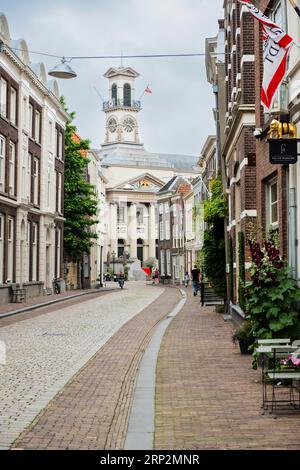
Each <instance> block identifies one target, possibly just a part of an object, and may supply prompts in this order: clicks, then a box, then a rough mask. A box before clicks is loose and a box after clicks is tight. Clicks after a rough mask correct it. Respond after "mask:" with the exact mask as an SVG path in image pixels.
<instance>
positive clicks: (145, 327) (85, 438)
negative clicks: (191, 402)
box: [12, 289, 180, 449]
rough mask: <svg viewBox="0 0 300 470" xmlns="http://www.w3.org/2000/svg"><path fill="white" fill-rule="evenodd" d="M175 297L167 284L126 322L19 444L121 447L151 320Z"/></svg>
mask: <svg viewBox="0 0 300 470" xmlns="http://www.w3.org/2000/svg"><path fill="white" fill-rule="evenodd" d="M179 299H180V293H179V291H178V290H177V289H166V290H165V291H164V293H163V294H162V295H160V297H158V299H157V300H155V301H154V302H153V303H152V304H151V305H150V306H149V307H147V308H146V309H144V310H143V311H142V312H141V313H140V314H138V315H137V316H135V317H134V318H132V319H131V320H130V321H129V322H127V323H126V324H125V325H124V326H123V327H122V328H121V329H120V330H119V331H118V332H117V333H116V334H114V335H113V337H112V338H111V339H110V340H109V341H108V342H107V343H106V344H105V345H104V346H103V347H102V348H101V349H100V350H99V352H98V353H96V354H95V356H94V357H93V358H92V359H91V360H90V361H89V362H88V363H87V365H86V366H85V367H83V368H82V369H81V370H80V371H79V373H78V374H77V375H76V376H75V377H74V378H73V379H72V380H71V381H70V382H69V383H68V384H67V385H66V386H65V387H64V389H63V390H62V391H61V392H60V393H59V394H58V395H57V396H56V397H55V398H54V399H53V400H52V401H51V402H50V403H49V405H48V407H47V408H46V409H45V410H44V411H43V412H42V413H41V414H40V415H39V416H38V417H37V418H36V419H35V421H34V422H33V423H32V425H31V426H30V427H29V428H27V430H25V431H24V432H23V433H22V435H21V436H20V437H19V438H18V439H17V440H16V441H15V443H14V445H13V446H12V448H18V449H20V448H21V449H121V448H122V447H123V445H124V440H125V436H126V430H127V425H128V414H129V410H130V405H131V401H132V397H133V387H134V381H135V376H136V371H137V368H138V365H139V362H140V359H141V357H142V354H143V352H144V350H145V348H146V346H147V344H148V342H149V340H150V338H151V336H152V334H153V330H154V327H155V326H156V324H157V323H158V322H159V321H160V320H161V319H162V318H163V317H165V316H166V315H167V314H168V312H170V311H171V310H172V309H173V308H174V306H175V305H176V304H177V303H178V301H179Z"/></svg>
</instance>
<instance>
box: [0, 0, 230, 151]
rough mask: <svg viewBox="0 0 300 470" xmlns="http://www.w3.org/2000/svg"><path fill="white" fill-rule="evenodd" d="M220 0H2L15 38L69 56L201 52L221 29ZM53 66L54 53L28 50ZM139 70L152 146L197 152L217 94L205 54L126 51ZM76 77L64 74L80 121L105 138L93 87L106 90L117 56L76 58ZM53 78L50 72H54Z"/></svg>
mask: <svg viewBox="0 0 300 470" xmlns="http://www.w3.org/2000/svg"><path fill="white" fill-rule="evenodd" d="M222 5H223V0H88V1H87V0H86V1H83V0H43V1H40V0H26V1H21V0H19V1H17V0H1V4H0V10H1V11H2V12H3V13H4V14H5V15H6V17H7V20H8V24H9V28H10V34H11V37H12V39H18V38H20V37H23V38H24V39H25V41H26V42H27V45H28V48H29V50H31V51H42V52H47V53H51V54H57V55H61V56H63V55H65V56H89V55H119V54H121V53H123V54H124V55H126V54H130V55H131V54H152V53H153V54H155V53H161V54H162V53H187V52H192V53H195V52H197V53H199V52H200V53H201V52H205V38H206V37H213V36H215V35H216V34H217V30H218V22H217V20H218V19H219V18H222V16H223V10H222ZM30 57H31V61H32V62H40V61H43V62H44V63H45V65H46V67H47V68H48V69H50V68H52V67H53V66H54V65H56V63H57V61H56V59H52V58H47V57H42V56H40V55H34V54H30ZM124 65H125V66H130V67H133V68H134V69H135V70H136V71H137V72H139V73H140V74H141V77H139V78H138V79H137V83H136V99H138V98H139V97H140V95H141V94H142V92H143V90H144V89H145V87H146V85H147V84H148V83H149V84H150V88H151V90H152V94H151V95H150V94H146V95H144V98H143V102H142V106H143V110H142V111H141V112H140V113H139V123H140V134H141V139H142V141H143V142H144V144H145V147H146V148H147V150H149V151H152V152H164V153H183V154H191V155H198V154H199V153H200V151H201V148H202V145H203V144H204V142H205V140H206V137H207V135H209V134H213V133H214V132H215V131H214V122H213V115H212V107H213V106H214V95H213V93H212V90H211V86H210V85H209V84H208V83H207V81H206V71H205V57H194V58H177V59H175V58H164V59H124ZM71 66H72V68H73V69H74V70H76V72H77V74H78V77H77V78H76V79H72V80H59V86H60V91H61V93H62V94H64V95H65V97H66V99H67V104H68V107H69V110H70V111H75V112H76V120H75V124H76V125H77V127H78V131H79V134H80V135H81V136H82V137H83V138H89V139H90V140H91V142H92V147H94V148H99V147H100V144H101V143H102V142H103V140H104V121H105V120H104V117H105V116H104V113H103V112H102V111H101V109H102V103H101V100H100V98H99V97H98V96H97V94H96V92H95V90H94V87H96V88H97V89H98V90H99V91H100V93H101V95H102V96H103V98H104V99H107V98H108V90H107V80H106V79H105V78H104V77H103V74H104V73H105V72H106V70H107V69H108V68H109V67H111V66H117V67H118V66H120V61H118V60H103V59H101V60H81V61H72V63H71ZM49 78H50V77H49Z"/></svg>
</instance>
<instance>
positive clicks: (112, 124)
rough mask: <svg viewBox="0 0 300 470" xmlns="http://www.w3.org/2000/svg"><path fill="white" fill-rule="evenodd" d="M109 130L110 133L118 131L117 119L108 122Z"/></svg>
mask: <svg viewBox="0 0 300 470" xmlns="http://www.w3.org/2000/svg"><path fill="white" fill-rule="evenodd" d="M108 129H109V131H110V132H112V133H113V132H116V130H117V121H116V120H115V118H111V119H110V120H109V121H108Z"/></svg>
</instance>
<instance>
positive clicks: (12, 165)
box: [8, 142, 16, 196]
mask: <svg viewBox="0 0 300 470" xmlns="http://www.w3.org/2000/svg"><path fill="white" fill-rule="evenodd" d="M15 179H16V144H15V143H14V142H10V143H9V168H8V194H9V196H15Z"/></svg>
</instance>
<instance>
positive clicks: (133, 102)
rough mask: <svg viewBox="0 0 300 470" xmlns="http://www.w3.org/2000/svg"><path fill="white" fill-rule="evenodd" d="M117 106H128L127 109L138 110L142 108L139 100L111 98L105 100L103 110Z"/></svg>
mask: <svg viewBox="0 0 300 470" xmlns="http://www.w3.org/2000/svg"><path fill="white" fill-rule="evenodd" d="M116 108H127V109H133V110H136V111H140V110H141V109H142V107H141V102H140V101H138V100H131V101H127V100H125V102H124V100H115V99H112V100H109V101H103V111H110V110H112V109H116Z"/></svg>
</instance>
